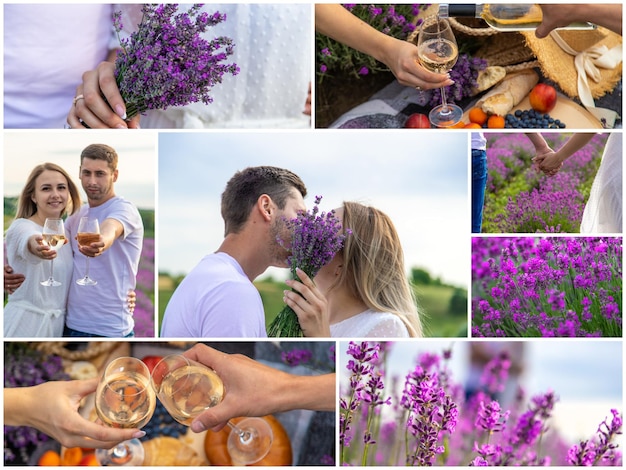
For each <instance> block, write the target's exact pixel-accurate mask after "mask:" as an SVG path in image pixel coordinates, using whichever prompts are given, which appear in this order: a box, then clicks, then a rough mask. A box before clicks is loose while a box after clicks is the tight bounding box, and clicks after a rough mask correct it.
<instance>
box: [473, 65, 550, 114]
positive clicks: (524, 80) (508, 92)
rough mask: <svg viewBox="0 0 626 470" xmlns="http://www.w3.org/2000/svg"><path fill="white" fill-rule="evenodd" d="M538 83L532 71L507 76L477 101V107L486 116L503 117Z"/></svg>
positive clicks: (537, 78)
mask: <svg viewBox="0 0 626 470" xmlns="http://www.w3.org/2000/svg"><path fill="white" fill-rule="evenodd" d="M538 82H539V75H538V74H537V72H535V71H534V70H532V69H527V70H522V71H521V72H515V73H513V74H510V75H507V76H506V77H505V78H504V80H502V81H501V82H500V83H499V84H498V85H497V86H496V87H494V88H493V89H492V90H491V91H489V92H488V93H487V94H486V95H485V96H483V97H482V98H481V99H480V100H479V101H478V105H479V106H480V107H481V108H482V110H483V111H484V112H485V113H487V114H497V115H499V116H504V115H506V114H508V113H509V112H511V110H512V109H513V108H514V107H515V106H517V105H518V104H519V103H520V102H521V101H522V100H523V99H524V98H525V97H526V95H528V93H530V91H531V90H532V89H533V87H534V86H535V85H536V84H537V83H538Z"/></svg>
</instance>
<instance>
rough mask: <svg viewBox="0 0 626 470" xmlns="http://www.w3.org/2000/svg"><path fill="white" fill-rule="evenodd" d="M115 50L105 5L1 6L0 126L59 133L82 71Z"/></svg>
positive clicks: (108, 7)
mask: <svg viewBox="0 0 626 470" xmlns="http://www.w3.org/2000/svg"><path fill="white" fill-rule="evenodd" d="M116 47H119V45H118V42H117V36H116V35H115V32H114V29H113V6H112V5H111V4H97V3H93V4H91V3H83V4H80V5H79V4H72V5H69V4H68V5H62V4H43V3H37V4H28V5H27V4H10V3H7V4H5V5H4V127H5V128H28V129H33V128H57V129H62V128H63V126H64V124H65V122H66V117H67V113H68V111H69V109H70V106H71V105H72V99H73V98H74V95H75V94H76V87H77V86H78V85H79V84H80V83H81V82H82V74H83V72H85V71H87V70H92V69H94V68H95V67H96V66H97V65H98V64H99V63H100V62H101V61H103V60H105V59H106V58H107V55H108V53H109V50H110V49H115V48H116Z"/></svg>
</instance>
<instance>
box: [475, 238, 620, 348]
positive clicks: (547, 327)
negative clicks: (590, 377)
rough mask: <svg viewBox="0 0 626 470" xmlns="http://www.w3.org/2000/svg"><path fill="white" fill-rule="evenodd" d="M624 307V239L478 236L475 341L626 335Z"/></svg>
mask: <svg viewBox="0 0 626 470" xmlns="http://www.w3.org/2000/svg"><path fill="white" fill-rule="evenodd" d="M621 305H622V238H621V237H619V238H617V237H594V238H581V237H576V238H573V237H572V238H564V237H543V238H541V237H537V238H534V237H520V238H508V237H497V238H493V237H489V238H484V237H483V238H481V237H475V238H473V239H472V306H471V309H472V330H471V332H472V336H474V337H589V336H591V337H621V336H622V310H621Z"/></svg>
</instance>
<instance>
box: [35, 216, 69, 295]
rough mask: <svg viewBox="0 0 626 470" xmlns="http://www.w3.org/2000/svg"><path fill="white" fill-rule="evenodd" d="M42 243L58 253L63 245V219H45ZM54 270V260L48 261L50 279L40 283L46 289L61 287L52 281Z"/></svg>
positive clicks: (54, 280)
mask: <svg viewBox="0 0 626 470" xmlns="http://www.w3.org/2000/svg"><path fill="white" fill-rule="evenodd" d="M42 237H43V243H44V245H45V246H47V247H48V248H49V249H51V250H54V251H57V252H58V251H59V249H60V248H61V247H62V246H63V245H65V225H64V224H63V219H52V218H50V219H46V221H45V222H44V224H43V231H42ZM53 269H54V259H51V260H50V277H49V278H48V279H46V280H45V281H41V282H40V284H41V285H42V286H46V287H57V286H60V285H61V282H59V281H57V280H56V279H54V276H53V275H52V273H53Z"/></svg>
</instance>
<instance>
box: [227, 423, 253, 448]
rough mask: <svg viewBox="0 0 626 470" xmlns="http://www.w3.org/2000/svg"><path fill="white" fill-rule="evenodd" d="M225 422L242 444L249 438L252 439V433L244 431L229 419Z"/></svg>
mask: <svg viewBox="0 0 626 470" xmlns="http://www.w3.org/2000/svg"><path fill="white" fill-rule="evenodd" d="M227 423H228V425H229V426H230V428H231V429H232V430H233V432H234V433H235V434H237V435H238V436H239V441H240V442H242V443H243V444H246V443H247V442H249V441H250V439H252V433H250V432H249V431H244V430H243V429H241V428H239V427H237V426H235V425H234V424H233V423H231V422H230V421H227Z"/></svg>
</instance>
